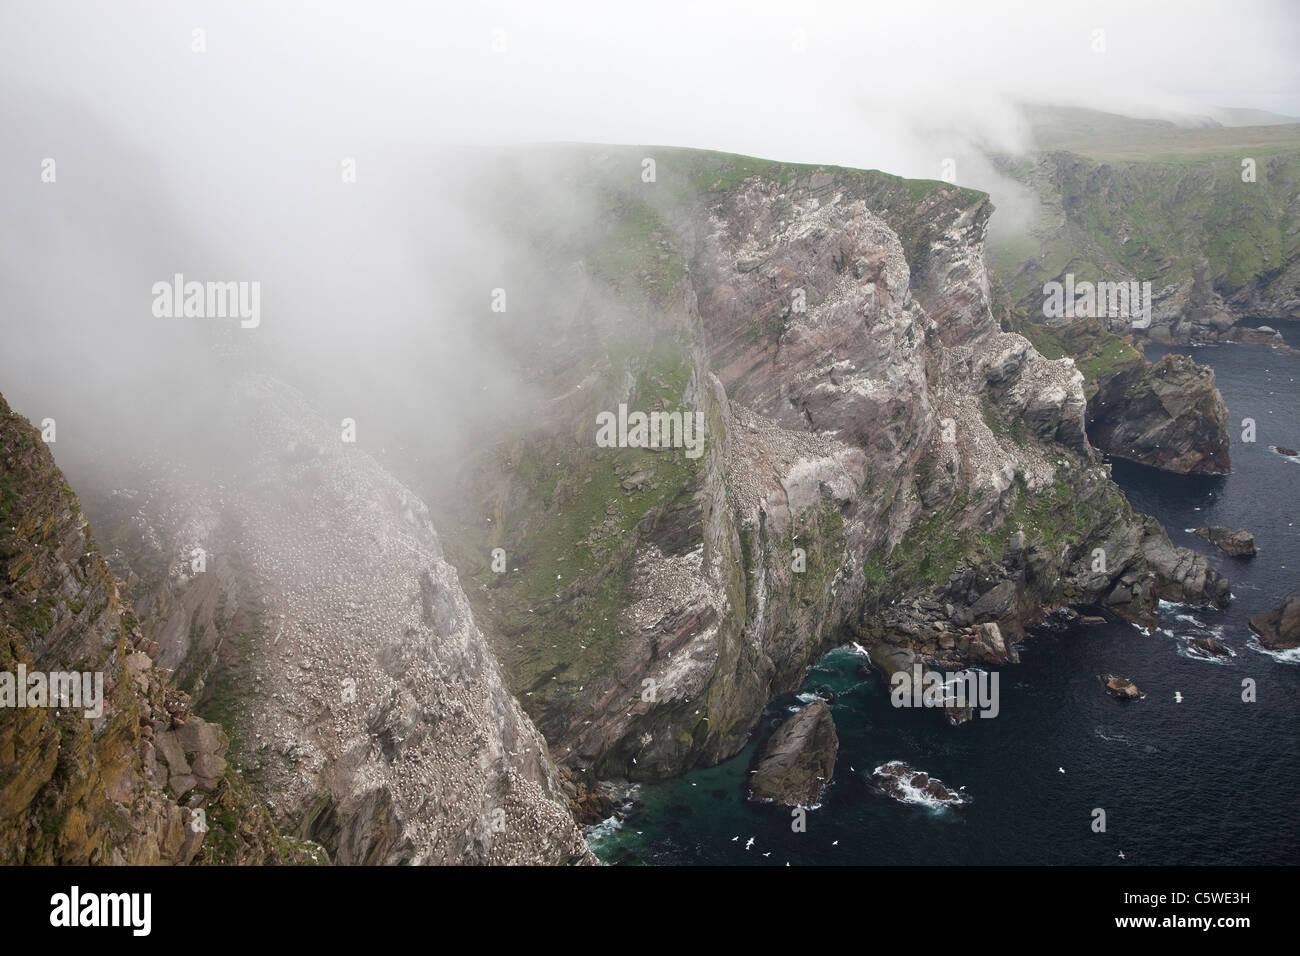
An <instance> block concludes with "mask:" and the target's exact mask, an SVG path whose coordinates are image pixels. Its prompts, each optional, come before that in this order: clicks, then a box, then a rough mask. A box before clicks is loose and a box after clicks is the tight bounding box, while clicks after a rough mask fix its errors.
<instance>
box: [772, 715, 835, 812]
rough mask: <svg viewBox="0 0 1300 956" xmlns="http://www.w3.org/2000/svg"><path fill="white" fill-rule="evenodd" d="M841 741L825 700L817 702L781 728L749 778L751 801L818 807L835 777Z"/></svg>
mask: <svg viewBox="0 0 1300 956" xmlns="http://www.w3.org/2000/svg"><path fill="white" fill-rule="evenodd" d="M839 746H840V740H839V736H838V735H837V734H836V733H835V720H834V718H833V717H832V716H831V709H830V706H829V705H828V704H827V703H826V702H825V701H824V700H815V701H813V702H812V703H810V704H808V705H807V706H806V707H803V708H801V709H800V710H799V711H798V713H795V714H792V715H791V716H790V717H788V718H786V720H785V721H784V722H783V723H782V724H781V726H780V727H778V728H777V729H776V730H775V731H774V732H773V733H772V736H771V737H769V738H768V739H767V742H766V743H765V744H764V745H763V750H762V752H761V753H760V754H759V755H758V758H757V760H755V762H754V769H753V772H752V773H751V774H750V777H749V799H750V800H753V801H755V802H757V803H776V804H780V805H781V806H786V807H815V806H817V805H818V804H819V803H820V802H821V796H822V791H823V790H824V789H825V788H826V786H827V784H829V783H830V782H831V778H832V777H833V776H834V774H835V757H836V754H837V753H838V752H839Z"/></svg>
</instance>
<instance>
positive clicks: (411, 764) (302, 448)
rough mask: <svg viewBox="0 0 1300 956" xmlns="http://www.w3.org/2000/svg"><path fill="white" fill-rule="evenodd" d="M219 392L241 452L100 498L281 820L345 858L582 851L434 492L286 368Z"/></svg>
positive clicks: (158, 612) (225, 429) (219, 426)
mask: <svg viewBox="0 0 1300 956" xmlns="http://www.w3.org/2000/svg"><path fill="white" fill-rule="evenodd" d="M220 406H221V408H222V410H223V411H222V420H221V421H220V422H219V423H217V422H214V423H210V424H211V429H212V431H211V437H212V442H213V447H216V448H220V449H221V450H222V452H223V457H224V459H225V461H227V462H232V463H234V462H237V463H238V465H234V464H232V465H229V466H227V467H225V468H223V469H219V470H218V474H216V475H212V476H203V475H200V474H198V473H197V472H195V473H194V474H189V473H187V472H186V471H185V470H183V469H171V470H170V471H169V472H168V473H167V474H165V475H159V474H158V473H157V471H156V470H153V471H151V470H149V469H145V470H143V471H142V472H141V474H140V476H139V480H138V482H135V483H134V484H136V485H138V486H133V487H130V488H122V489H116V490H115V492H114V493H113V494H112V495H111V496H110V497H111V498H113V499H115V500H116V501H117V502H118V505H119V507H118V508H117V509H116V511H114V510H113V508H112V507H111V503H110V502H107V501H106V502H104V503H103V507H104V508H105V510H106V512H109V513H115V514H116V515H117V521H116V522H115V523H114V524H113V525H112V540H113V541H114V543H115V545H116V546H117V547H118V548H120V549H121V552H122V554H123V557H125V556H126V555H130V556H131V559H132V563H133V564H134V565H136V566H137V567H140V568H142V569H143V574H142V580H141V590H142V591H143V592H144V593H145V594H146V595H147V598H146V600H147V601H148V604H149V607H150V609H151V611H152V613H151V615H150V617H149V619H148V622H149V624H148V626H149V628H150V632H151V633H152V634H154V635H155V637H156V639H157V640H158V641H159V644H160V648H161V649H160V655H161V657H162V658H163V659H165V660H168V661H172V662H174V666H176V667H177V668H178V674H180V675H185V677H186V679H187V680H188V681H189V682H190V683H191V685H192V687H193V689H194V692H195V693H196V694H197V695H198V700H199V706H200V708H201V709H207V710H210V711H212V712H213V713H216V714H219V715H220V716H221V717H222V719H223V722H225V723H227V724H228V726H230V727H231V732H232V736H234V737H235V738H236V741H237V746H236V748H235V750H234V753H233V759H235V760H236V761H237V763H238V764H239V766H240V767H241V769H242V770H243V772H244V773H245V774H246V775H247V776H248V778H249V779H250V780H252V781H253V782H254V786H255V789H256V790H257V792H259V793H261V794H263V795H264V796H265V797H266V798H267V800H268V801H269V802H270V803H271V804H272V807H273V810H274V812H275V815H276V819H277V820H278V821H279V823H280V825H281V826H282V827H283V828H285V829H287V830H291V831H292V832H295V833H297V834H300V835H301V836H303V837H309V838H311V839H313V840H317V841H319V842H320V843H322V844H323V845H324V846H326V847H327V848H328V849H329V851H330V853H331V855H332V856H333V858H334V859H335V860H336V861H337V862H340V863H347V864H384V863H389V864H391V863H426V864H429V863H432V864H446V863H568V862H589V861H590V860H591V859H592V858H591V857H590V854H589V852H588V850H587V848H586V845H585V843H584V842H583V840H582V837H581V835H580V834H579V833H578V831H577V829H576V827H575V825H574V823H573V820H572V818H571V816H570V814H569V811H568V808H567V805H566V801H565V799H564V795H563V792H562V790H561V788H560V785H559V782H558V780H557V778H556V775H555V770H554V767H553V766H552V765H551V762H550V758H549V756H548V754H547V751H546V745H545V743H544V741H543V740H542V738H541V736H540V735H539V734H538V733H537V731H536V730H535V729H534V728H533V726H532V724H531V722H530V721H529V719H528V718H527V717H526V716H525V715H524V714H523V712H522V711H521V710H520V709H519V706H518V704H517V703H516V702H515V700H514V699H513V698H512V697H511V695H510V692H509V691H508V690H507V689H506V687H505V684H504V682H503V680H502V678H501V675H500V672H499V669H498V666H497V663H496V661H495V659H494V657H493V654H492V651H491V649H490V647H489V646H488V644H487V642H486V641H485V639H484V638H483V636H482V635H481V633H480V632H479V630H478V628H477V626H476V625H475V622H474V618H473V615H472V613H471V611H470V608H469V605H468V603H467V602H466V600H465V596H464V594H463V592H462V591H461V589H460V585H459V582H458V580H457V577H456V572H455V570H454V569H453V568H452V567H451V566H450V565H449V564H448V563H447V562H446V561H445V560H444V559H443V556H442V550H441V545H440V543H439V540H438V536H437V534H436V533H435V532H434V530H433V527H432V525H431V524H430V522H429V518H428V513H427V510H426V508H425V506H424V504H423V503H422V502H421V501H420V500H419V499H418V498H417V497H416V496H415V495H414V494H413V493H411V492H410V491H409V490H408V489H406V488H405V487H403V486H402V485H401V484H400V483H398V482H397V481H396V480H394V479H393V478H392V477H391V476H389V475H388V473H387V472H386V471H384V469H383V468H381V467H380V466H379V465H378V464H377V463H376V462H375V461H374V459H373V458H371V457H370V456H369V455H367V454H365V453H364V452H362V451H360V450H358V448H357V447H356V446H355V445H352V444H349V443H347V442H344V441H343V439H342V432H341V430H340V429H335V428H332V427H330V426H328V425H327V424H325V422H324V421H322V420H321V418H320V417H319V414H318V413H317V412H315V411H314V409H312V408H311V407H310V406H309V404H308V403H307V402H306V401H305V400H304V399H303V397H302V396H301V395H300V394H298V393H297V392H296V391H294V390H293V389H291V388H289V387H287V386H285V385H283V384H281V383H280V382H278V381H276V380H275V379H273V378H270V377H267V376H250V377H245V378H242V379H240V380H239V381H238V382H237V384H235V385H234V386H233V387H232V388H231V389H230V390H229V392H228V394H226V395H225V396H224V398H223V401H222V402H221V403H220ZM137 502H138V503H139V507H138V508H133V507H132V506H134V505H136V504H137ZM195 547H202V548H203V549H204V551H205V557H206V564H207V566H206V568H205V569H204V571H202V572H201V573H194V572H193V571H192V568H191V567H189V566H188V565H189V564H190V558H189V556H190V554H191V553H192V551H193V549H194V548H195Z"/></svg>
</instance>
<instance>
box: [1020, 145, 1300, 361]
mask: <svg viewBox="0 0 1300 956" xmlns="http://www.w3.org/2000/svg"><path fill="white" fill-rule="evenodd" d="M1282 130H1283V131H1284V132H1280V133H1279V135H1278V136H1277V137H1276V139H1277V142H1276V143H1273V144H1271V145H1270V146H1269V147H1268V148H1267V149H1264V150H1263V152H1257V151H1256V150H1255V149H1253V148H1251V147H1250V146H1247V145H1243V146H1242V147H1240V148H1232V147H1228V148H1224V146H1223V145H1222V144H1220V145H1214V144H1211V143H1206V144H1201V145H1200V146H1199V147H1198V144H1197V143H1196V142H1195V141H1189V142H1187V143H1183V144H1181V145H1179V146H1178V148H1177V149H1174V150H1165V151H1163V152H1162V149H1163V147H1159V146H1155V145H1153V146H1152V148H1151V150H1150V154H1149V155H1145V156H1143V155H1137V153H1138V152H1140V149H1138V148H1135V150H1134V154H1132V155H1127V156H1123V157H1116V158H1110V157H1108V156H1105V155H1100V156H1088V155H1082V152H1083V151H1085V150H1086V149H1087V148H1088V147H1087V146H1086V144H1083V143H1080V144H1077V145H1076V149H1078V150H1079V151H1077V152H1075V151H1066V150H1060V149H1057V150H1051V151H1048V152H1044V153H1041V154H1037V155H1033V156H1030V157H1026V158H1021V159H1010V158H1004V159H1002V160H1001V161H1000V166H1001V167H1002V169H1003V171H1004V172H1006V173H1008V174H1009V175H1010V176H1011V177H1012V178H1014V179H1016V180H1018V181H1019V182H1021V183H1023V184H1024V185H1026V186H1027V187H1029V189H1030V190H1031V192H1032V193H1033V195H1034V196H1035V198H1036V199H1037V201H1038V208H1037V211H1036V216H1035V222H1034V225H1033V227H1032V234H1033V237H1034V243H1033V250H1034V251H1033V254H1032V256H1031V257H1028V258H1026V257H1024V256H1023V254H1022V253H1021V252H1020V251H1018V250H1021V249H1024V248H1026V247H1025V246H1024V244H1023V243H1019V242H1018V241H1017V240H1015V239H1012V238H1008V241H1007V242H1006V244H1005V245H1004V246H1003V247H1002V248H1000V249H999V250H998V254H997V256H996V261H997V262H998V264H999V266H998V274H999V276H1000V277H1001V278H1002V280H1003V281H1004V282H1005V283H1006V284H1007V286H1008V288H1009V289H1010V290H1011V293H1012V298H1013V301H1014V302H1015V303H1016V305H1017V307H1018V308H1019V309H1021V310H1022V311H1024V312H1025V314H1028V315H1031V316H1041V314H1042V307H1043V293H1042V286H1043V283H1044V282H1047V281H1049V280H1059V279H1060V278H1061V277H1062V276H1063V275H1065V274H1066V273H1073V274H1074V275H1075V276H1076V278H1077V279H1079V280H1087V281H1091V282H1096V281H1116V282H1119V281H1130V280H1136V281H1150V282H1151V283H1152V299H1153V309H1152V320H1151V326H1150V328H1148V329H1141V330H1137V329H1135V330H1132V331H1134V332H1135V333H1136V334H1137V335H1138V336H1139V337H1140V338H1150V339H1152V340H1154V341H1176V342H1213V341H1256V342H1269V343H1273V344H1281V338H1280V337H1279V336H1278V335H1277V333H1276V332H1274V331H1273V330H1272V329H1271V328H1267V329H1265V330H1264V331H1262V332H1261V331H1259V328H1260V326H1261V325H1266V324H1267V323H1268V322H1269V321H1271V320H1294V319H1297V318H1300V238H1298V237H1300V230H1297V219H1296V216H1297V213H1296V202H1295V196H1296V192H1297V189H1300V127H1296V126H1291V127H1284V128H1282ZM1188 134H1189V136H1190V135H1192V134H1191V131H1188ZM1246 158H1249V159H1252V160H1253V161H1254V163H1255V170H1254V180H1253V181H1250V182H1245V181H1243V178H1242V176H1243V166H1242V162H1243V159H1246ZM1175 197H1176V198H1175ZM1120 324H1122V325H1123V326H1124V327H1125V328H1127V327H1128V325H1129V323H1127V322H1122V323H1120Z"/></svg>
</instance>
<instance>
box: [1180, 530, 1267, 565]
mask: <svg viewBox="0 0 1300 956" xmlns="http://www.w3.org/2000/svg"><path fill="white" fill-rule="evenodd" d="M1192 534H1194V535H1196V536H1197V537H1198V538H1204V539H1205V540H1206V541H1209V542H1211V543H1213V544H1216V545H1218V546H1219V550H1220V551H1222V552H1223V553H1224V554H1230V555H1232V556H1233V557H1234V558H1249V557H1254V555H1255V536H1254V535H1253V534H1251V533H1250V532H1249V531H1245V530H1243V529H1241V528H1225V527H1223V525H1217V524H1212V525H1210V526H1209V527H1208V528H1197V529H1196V530H1194V531H1193V532H1192Z"/></svg>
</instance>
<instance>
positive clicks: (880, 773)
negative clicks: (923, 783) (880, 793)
mask: <svg viewBox="0 0 1300 956" xmlns="http://www.w3.org/2000/svg"><path fill="white" fill-rule="evenodd" d="M898 766H901V767H903V768H904V769H902V770H900V771H897V772H895V771H893V770H888V769H887V768H890V767H898ZM924 772H925V771H922V770H917V769H916V768H915V767H909V766H907V765H906V764H903V763H902V762H901V761H897V760H891V761H889V762H887V763H882V764H881V765H880V766H879V767H877V768H876V769H875V770H873V771H872V777H873V778H876V777H883V778H885V780H886V781H887V784H885V785H881V784H879V783H878V784H877V786H880V788H881V789H882V790H884V791H885V793H886V794H888V795H889V796H890V797H892V798H893V799H895V800H897V801H898V802H899V803H906V804H910V805H912V806H918V807H927V808H929V809H931V810H944V809H947V808H948V807H959V806H961V805H963V804H966V803H970V801H971V798H970V797H969V796H968V795H967V794H966V793H965V792H960V791H957V790H953V789H952V788H951V787H949V786H948V785H947V784H944V783H943V781H942V780H938V779H936V778H933V777H931V778H930V779H932V780H934V781H935V782H936V783H940V784H942V785H943V786H944V788H945V789H947V790H948V792H949V793H950V794H951V795H952V796H951V797H950V798H949V799H947V800H944V799H941V798H939V797H936V796H935V795H934V794H932V793H930V792H929V791H927V790H925V789H923V788H921V787H917V786H913V785H912V778H913V777H915V776H916V775H917V774H918V773H924Z"/></svg>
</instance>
